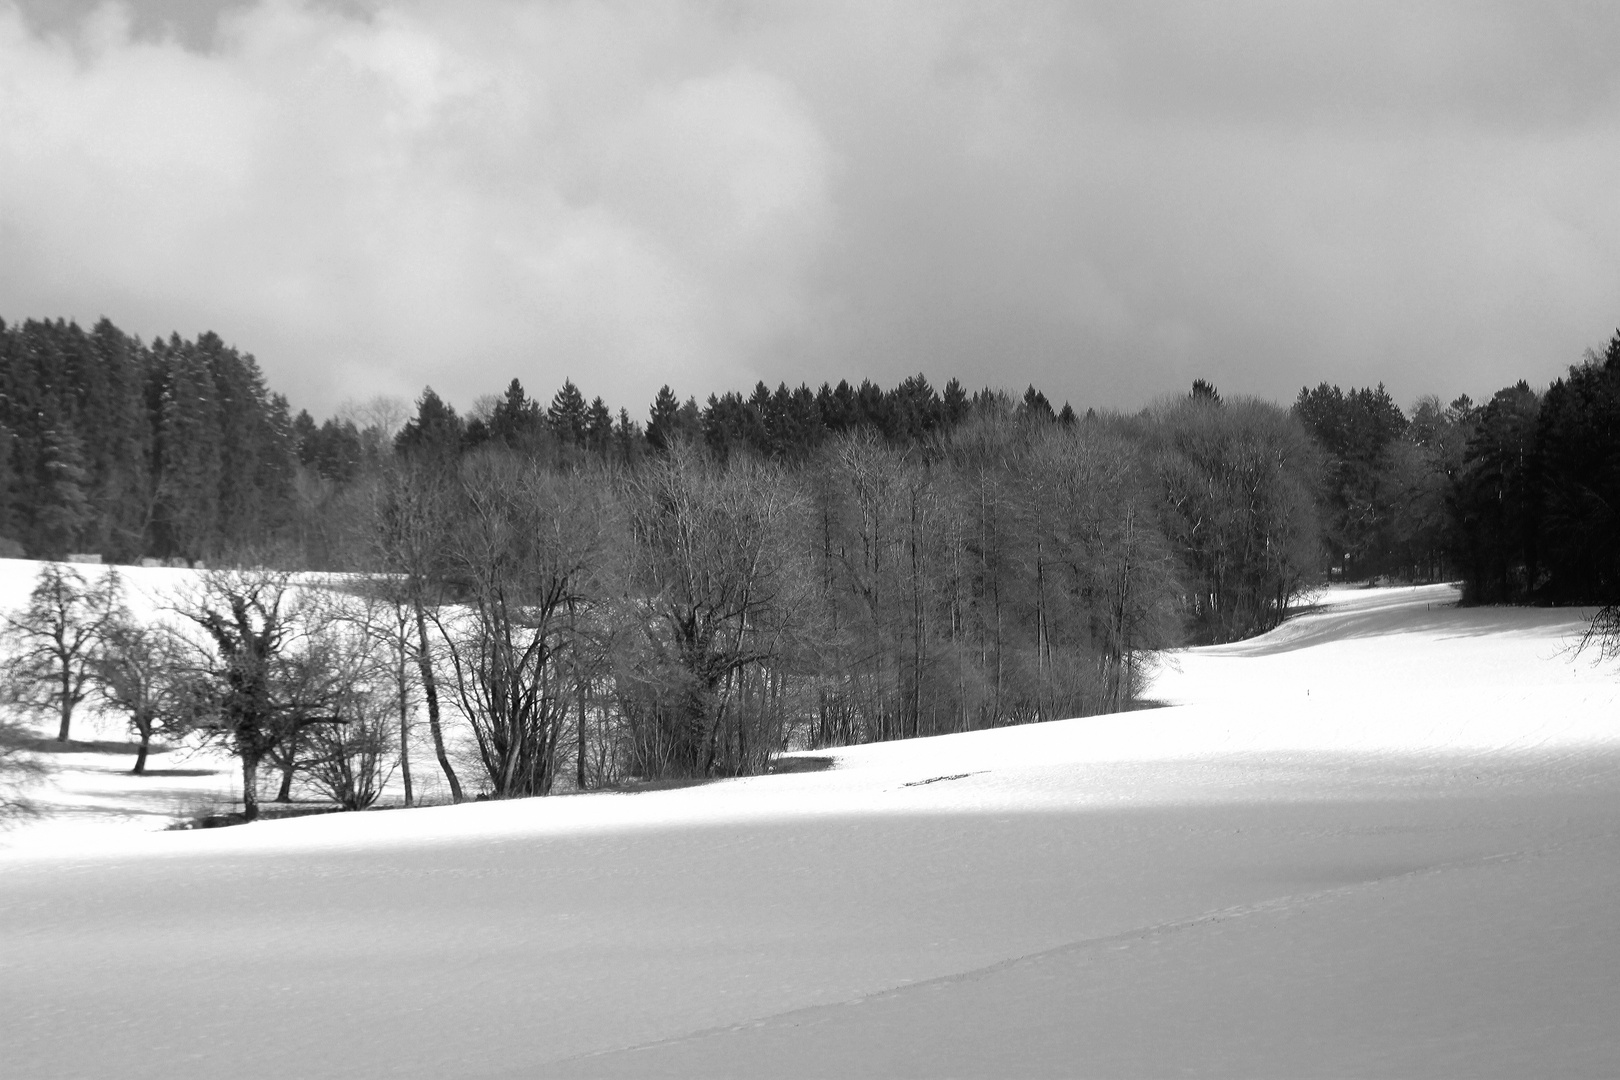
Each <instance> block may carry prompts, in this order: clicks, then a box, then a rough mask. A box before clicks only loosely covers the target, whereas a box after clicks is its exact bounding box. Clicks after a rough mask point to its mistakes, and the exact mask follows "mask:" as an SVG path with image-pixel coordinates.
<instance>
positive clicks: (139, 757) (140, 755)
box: [133, 725, 152, 776]
mask: <svg viewBox="0 0 1620 1080" xmlns="http://www.w3.org/2000/svg"><path fill="white" fill-rule="evenodd" d="M151 746H152V728H151V726H150V725H148V726H146V727H144V728H142V729H141V746H140V749H138V750H136V751H135V768H134V770H133V772H134V773H135V775H136V776H140V775H142V774H143V773H145V772H146V754H147V751H148V750H150V749H151Z"/></svg>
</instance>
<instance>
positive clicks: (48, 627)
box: [0, 562, 123, 742]
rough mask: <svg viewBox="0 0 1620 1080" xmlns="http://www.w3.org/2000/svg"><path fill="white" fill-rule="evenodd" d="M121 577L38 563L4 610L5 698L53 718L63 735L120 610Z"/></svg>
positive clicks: (0, 641)
mask: <svg viewBox="0 0 1620 1080" xmlns="http://www.w3.org/2000/svg"><path fill="white" fill-rule="evenodd" d="M122 596H123V584H122V582H121V581H120V579H119V577H118V573H117V572H116V571H114V570H108V571H106V572H105V573H104V574H102V575H101V576H100V577H99V578H98V579H97V580H96V581H94V582H93V583H92V582H89V581H86V580H85V578H84V575H83V574H81V573H79V571H77V570H75V569H74V568H73V567H72V566H69V565H67V564H65V563H54V562H52V563H46V564H45V565H44V566H42V567H40V571H39V576H38V577H37V578H36V579H35V582H34V589H33V591H32V592H31V593H29V596H28V603H27V604H26V605H24V607H23V608H22V609H21V610H20V611H16V612H12V613H10V614H8V615H5V616H3V617H0V618H3V620H4V626H3V627H0V648H3V649H4V652H5V660H4V663H5V670H4V676H3V679H0V690H3V695H0V696H3V697H4V699H5V700H6V701H7V702H8V703H10V704H13V705H16V706H18V707H20V708H22V709H24V710H26V711H28V712H31V713H34V714H41V715H48V716H52V717H54V718H55V719H56V720H57V722H58V726H57V732H56V740H57V741H58V742H67V741H68V735H69V732H70V729H71V725H72V723H73V711H74V710H75V709H76V708H78V707H79V705H80V704H82V703H83V702H84V700H85V698H86V697H88V696H89V695H90V692H91V690H92V689H93V686H92V678H93V675H94V668H95V661H96V657H97V655H98V654H99V652H100V650H101V647H102V642H103V639H104V637H105V635H106V633H107V630H108V628H109V627H110V626H111V625H112V624H113V622H114V621H115V620H117V619H118V618H120V617H121V616H122V614H123V601H122Z"/></svg>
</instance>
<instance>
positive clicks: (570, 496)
mask: <svg viewBox="0 0 1620 1080" xmlns="http://www.w3.org/2000/svg"><path fill="white" fill-rule="evenodd" d="M607 512H608V504H607V501H606V499H605V498H604V497H603V485H602V483H601V481H600V479H599V478H597V477H595V476H590V475H586V474H582V473H577V472H576V473H566V474H559V473H555V472H551V471H549V470H547V469H544V468H543V467H541V466H538V465H536V464H534V463H532V462H527V461H523V460H521V459H519V458H517V457H514V456H508V455H481V456H479V457H477V458H474V459H472V460H470V461H469V462H467V463H466V466H465V469H464V475H463V483H462V501H461V504H460V510H459V513H458V515H457V516H458V518H459V522H460V523H459V527H458V528H457V529H456V531H455V532H454V534H453V538H452V541H451V544H450V548H449V555H450V561H449V568H448V575H447V578H448V581H449V582H450V583H451V585H452V587H453V589H454V592H453V594H452V596H453V599H455V600H457V601H458V603H457V604H455V605H453V606H448V607H444V608H440V609H437V610H436V612H435V615H434V618H435V619H436V621H437V623H438V627H439V630H440V634H441V637H442V639H443V641H444V644H445V655H446V657H447V658H448V660H449V662H450V665H451V667H452V670H453V671H454V673H455V682H454V686H455V690H456V694H457V698H458V702H459V704H460V709H461V713H462V715H463V716H464V717H465V718H466V719H467V722H468V724H469V725H470V726H471V728H472V732H473V736H474V738H475V739H476V741H477V745H478V754H479V758H480V760H481V762H482V763H483V766H484V772H485V775H486V776H487V778H488V780H489V784H490V786H491V790H492V792H493V793H494V794H496V795H498V796H502V797H506V796H519V795H544V794H547V793H548V792H550V790H551V787H552V784H553V782H554V781H555V779H556V773H557V766H558V763H559V745H561V746H562V747H563V748H564V750H565V751H566V744H560V740H561V738H562V734H563V732H564V730H565V729H566V728H567V726H568V723H569V716H570V714H571V713H573V712H574V711H575V710H576V709H578V707H579V704H580V701H581V694H582V693H583V692H584V685H583V683H582V682H581V680H582V678H584V677H588V675H587V673H588V670H589V666H590V665H589V664H588V663H586V662H584V661H583V660H582V659H581V658H580V656H579V652H580V650H581V649H582V647H583V646H584V645H585V639H584V638H583V636H582V635H581V633H580V626H579V621H580V617H581V609H582V608H588V607H589V606H590V605H591V603H592V602H593V600H594V586H595V584H596V581H597V575H598V573H599V572H600V570H601V564H602V560H603V557H604V553H605V548H606V531H605V529H604V520H605V516H606V514H607ZM575 722H576V723H577V722H578V719H577V716H576V719H575Z"/></svg>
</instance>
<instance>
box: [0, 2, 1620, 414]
mask: <svg viewBox="0 0 1620 1080" xmlns="http://www.w3.org/2000/svg"><path fill="white" fill-rule="evenodd" d="M61 10H62V9H58V12H59V13H58V15H57V16H55V17H54V20H53V19H47V18H43V17H42V16H41V14H40V12H39V11H38V10H35V9H33V8H31V9H30V10H28V11H26V12H25V11H23V10H22V9H20V8H18V7H17V6H15V4H14V3H9V4H8V3H7V2H6V0H0V72H3V73H4V74H0V245H3V247H4V249H5V251H6V257H5V258H4V259H3V260H0V307H3V311H0V314H4V315H6V316H7V317H8V318H15V317H20V316H25V315H56V314H63V315H69V316H76V317H78V318H79V319H81V320H92V319H94V318H95V317H96V316H98V315H100V314H103V313H105V314H107V315H108V316H110V317H111V318H113V319H114V321H115V322H118V323H119V324H120V325H122V326H125V327H126V328H127V329H131V330H133V331H136V332H140V333H143V334H146V335H151V334H154V333H162V332H167V331H168V330H170V329H179V330H180V331H181V332H183V333H195V332H196V331H198V330H201V329H204V328H213V329H216V330H218V331H219V332H220V333H221V334H222V335H223V336H225V337H226V338H227V339H228V340H231V341H233V342H235V343H237V344H238V345H240V346H242V347H243V348H247V349H249V350H251V351H254V352H255V353H256V354H257V355H258V356H259V358H260V360H261V362H262V363H263V365H264V367H265V368H266V370H267V372H268V374H269V376H270V379H271V381H272V383H273V384H274V385H276V386H277V387H280V388H284V389H285V390H287V391H288V392H289V393H290V395H291V396H292V397H293V399H294V403H295V404H296V405H307V406H309V407H311V408H312V410H313V411H316V412H324V411H327V410H329V409H330V408H331V407H332V406H334V405H335V404H336V403H337V402H338V401H339V400H341V399H342V398H344V397H349V396H369V395H370V394H372V393H376V392H379V391H380V392H389V393H397V394H400V395H402V396H414V394H415V393H416V392H418V391H419V390H420V388H421V387H422V385H424V384H426V383H432V384H433V385H434V386H435V387H436V388H438V389H439V390H440V391H441V392H445V393H447V394H448V395H449V396H451V397H452V398H453V399H455V400H457V401H459V402H461V403H463V404H465V403H467V402H469V401H471V399H472V398H473V397H474V396H476V395H477V394H480V393H484V392H487V391H491V390H495V389H498V388H499V387H500V386H501V385H503V384H504V382H505V381H506V380H507V379H509V378H511V377H512V376H514V375H516V376H518V377H520V378H522V379H523V380H524V382H525V384H526V385H528V386H529V387H530V388H531V390H533V391H534V392H536V393H543V394H549V393H550V392H551V390H552V389H554V388H555V387H556V386H557V385H558V384H560V383H561V381H562V379H563V378H564V377H565V376H571V377H573V378H574V379H575V381H577V382H578V383H579V384H580V385H581V386H582V388H583V389H585V391H586V392H587V393H588V394H591V393H601V394H603V395H604V396H606V397H607V398H608V399H609V400H610V401H613V402H615V403H623V404H626V405H629V406H630V407H631V408H632V410H633V411H635V412H637V413H639V412H641V411H642V410H643V409H644V406H645V402H646V401H647V400H648V399H650V397H651V394H652V391H653V390H655V389H656V388H657V386H658V385H660V384H661V383H664V382H669V383H671V384H672V385H673V386H675V387H676V389H677V390H678V391H680V392H682V393H698V394H704V393H707V392H708V391H710V390H723V389H728V388H743V389H746V387H748V386H750V385H752V383H753V381H754V380H755V379H758V378H763V379H765V380H766V381H767V382H770V383H773V384H774V383H775V382H776V381H778V380H788V381H791V382H797V381H799V380H801V379H802V380H807V381H810V382H811V383H812V384H814V383H816V382H819V381H820V380H822V379H833V380H836V379H838V378H840V377H852V378H859V377H864V376H870V377H873V378H875V379H878V380H880V381H883V382H886V383H887V382H892V381H894V380H895V379H897V378H900V377H902V376H904V375H906V374H909V373H911V372H914V371H917V370H923V371H926V372H927V373H929V375H930V376H931V377H933V378H934V379H935V380H936V381H937V382H943V381H944V380H945V379H946V378H948V377H951V376H956V377H960V378H962V379H963V380H964V381H965V382H968V383H970V384H984V383H990V384H995V385H1016V386H1022V385H1023V384H1024V383H1026V382H1035V383H1037V384H1039V385H1041V386H1043V387H1044V388H1045V389H1046V390H1047V392H1048V394H1050V395H1051V396H1053V397H1056V398H1058V399H1060V400H1061V399H1064V398H1067V399H1069V400H1072V401H1073V402H1074V403H1075V404H1076V406H1079V407H1083V406H1086V405H1093V404H1095V405H1099V406H1122V407H1133V406H1136V405H1140V404H1142V403H1144V402H1145V401H1146V400H1148V399H1150V398H1151V397H1153V396H1155V395H1157V394H1160V393H1164V392H1168V391H1179V390H1181V389H1183V388H1184V387H1185V385H1186V384H1187V383H1189V382H1190V381H1191V379H1192V378H1194V377H1195V376H1203V377H1207V378H1211V379H1213V380H1214V381H1215V382H1217V383H1218V384H1219V385H1220V386H1221V387H1222V389H1223V390H1225V391H1227V392H1239V393H1242V392H1248V393H1258V394H1262V395H1265V396H1270V397H1278V398H1288V397H1291V396H1292V395H1293V393H1294V392H1295V391H1296V390H1297V389H1298V388H1299V386H1300V385H1302V384H1304V383H1314V382H1316V381H1318V380H1321V379H1329V380H1332V381H1336V382H1341V383H1352V382H1353V383H1356V384H1363V383H1369V382H1376V381H1380V380H1382V381H1385V382H1387V383H1389V385H1390V387H1391V389H1392V391H1393V392H1395V393H1396V395H1397V397H1399V398H1401V399H1403V400H1410V399H1411V398H1412V397H1414V396H1416V395H1417V394H1419V393H1424V392H1429V391H1434V392H1439V393H1442V394H1446V395H1451V394H1455V393H1458V392H1462V391H1467V392H1469V393H1472V394H1474V395H1475V396H1479V395H1481V394H1487V393H1489V392H1490V391H1491V390H1493V389H1495V388H1496V387H1498V386H1500V385H1503V384H1504V383H1506V382H1510V381H1512V380H1514V379H1517V378H1520V377H1527V378H1530V379H1532V380H1535V381H1545V380H1546V379H1548V378H1550V377H1551V376H1552V375H1554V374H1556V373H1557V372H1558V371H1559V370H1560V369H1561V368H1562V366H1563V365H1565V364H1568V363H1571V362H1573V361H1575V360H1577V359H1578V358H1579V355H1580V352H1581V349H1582V348H1584V347H1585V346H1587V345H1589V344H1594V343H1596V342H1598V341H1600V340H1601V339H1606V337H1607V335H1608V334H1609V333H1610V332H1611V331H1612V329H1613V326H1614V324H1615V323H1616V322H1617V321H1620V302H1617V300H1616V297H1620V208H1617V206H1616V201H1615V200H1614V198H1613V196H1612V193H1611V189H1612V186H1613V180H1612V177H1614V176H1615V175H1620V77H1617V75H1616V74H1615V70H1614V66H1613V65H1612V64H1611V63H1607V62H1606V61H1607V60H1608V58H1609V57H1611V56H1612V55H1614V53H1615V49H1616V46H1617V45H1620V25H1617V18H1616V16H1615V15H1614V14H1612V13H1611V11H1610V9H1608V8H1605V7H1601V6H1593V7H1576V6H1571V7H1565V8H1553V7H1548V6H1546V5H1534V6H1525V7H1522V8H1520V7H1511V6H1504V7H1500V8H1493V7H1486V6H1480V5H1468V6H1458V7H1455V8H1450V7H1445V6H1434V5H1426V6H1424V7H1422V8H1421V9H1418V10H1416V11H1415V12H1414V11H1413V10H1409V8H1408V6H1390V7H1385V8H1380V7H1376V6H1372V5H1366V4H1347V5H1299V4H1276V5H1202V4H1197V5H1193V4H1189V5H1185V6H1175V5H1164V6H1160V5H1151V6H1149V5H1139V4H1117V5H1111V4H1096V5H1086V6H1080V5H1070V4H1052V5H1041V4H1019V5H1005V6H988V7H987V6H984V5H976V4H961V5H951V4H939V3H930V4H913V5H907V4H893V5H872V4H851V5H848V6H844V7H834V6H828V5H813V6H807V7H805V8H801V9H796V10H790V9H786V8H782V7H779V6H776V5H759V6H755V5H748V4H703V5H699V4H691V5H682V6H650V5H613V4H554V5H530V4H515V3H513V4H508V3H477V4H455V5H451V4H426V3H424V4H409V3H401V4H378V5H359V4H355V3H346V4H333V3H325V4H300V3H296V2H294V0H277V2H266V3H229V4H216V5H212V6H209V5H202V4H196V3H192V4H186V3H183V2H182V0H166V2H159V3H156V4H155V5H154V4H150V3H149V4H147V5H137V6H136V7H135V8H134V9H130V8H125V7H121V6H119V5H102V6H99V7H90V6H82V7H80V8H78V9H76V10H71V11H70V12H69V14H66V15H64V14H60V11H61Z"/></svg>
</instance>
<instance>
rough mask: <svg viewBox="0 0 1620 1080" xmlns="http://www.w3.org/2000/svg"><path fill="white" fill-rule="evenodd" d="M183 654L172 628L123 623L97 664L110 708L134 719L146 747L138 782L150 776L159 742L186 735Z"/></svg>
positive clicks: (140, 753)
mask: <svg viewBox="0 0 1620 1080" xmlns="http://www.w3.org/2000/svg"><path fill="white" fill-rule="evenodd" d="M183 650H184V647H183V645H182V644H181V643H180V642H178V641H177V640H176V639H175V637H174V635H173V633H172V632H170V631H169V630H167V629H166V628H164V627H152V626H141V625H139V624H137V623H135V622H134V621H132V620H131V619H128V618H120V619H117V620H115V621H114V622H113V623H112V625H111V626H110V627H109V628H108V629H107V632H106V635H105V638H104V640H103V644H102V647H101V649H100V650H99V651H98V653H97V655H96V657H95V659H94V661H93V664H92V670H93V672H94V675H95V684H96V690H97V693H98V694H99V696H100V697H101V699H102V701H103V702H105V703H106V704H107V706H108V707H110V708H112V709H114V710H116V711H118V712H121V713H123V714H124V716H125V717H126V718H128V721H129V729H130V732H131V733H132V734H133V735H135V737H136V738H137V739H138V740H139V741H140V746H139V748H138V749H137V750H136V753H135V767H134V769H132V770H131V771H132V772H133V773H135V774H136V775H137V776H138V775H140V774H142V773H144V772H146V758H147V754H148V753H149V752H150V750H151V746H152V739H153V737H154V736H157V735H161V734H167V735H181V734H183V733H184V732H185V730H186V727H187V716H188V712H189V710H188V709H187V707H186V705H185V694H184V687H183V685H182V683H181V675H180V672H181V663H182V654H183Z"/></svg>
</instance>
